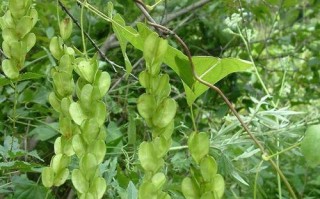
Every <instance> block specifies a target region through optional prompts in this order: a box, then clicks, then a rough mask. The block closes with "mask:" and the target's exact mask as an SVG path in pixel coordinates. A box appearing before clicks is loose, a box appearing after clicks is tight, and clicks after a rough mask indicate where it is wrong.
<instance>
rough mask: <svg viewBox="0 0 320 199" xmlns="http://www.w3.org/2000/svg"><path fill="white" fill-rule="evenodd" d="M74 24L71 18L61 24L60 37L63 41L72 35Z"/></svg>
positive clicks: (65, 19)
mask: <svg viewBox="0 0 320 199" xmlns="http://www.w3.org/2000/svg"><path fill="white" fill-rule="evenodd" d="M72 27H73V23H72V21H71V19H70V18H69V17H66V18H64V19H63V20H62V21H61V22H60V24H59V28H60V36H61V37H62V39H63V40H67V39H68V38H69V37H70V35H71V33H72Z"/></svg>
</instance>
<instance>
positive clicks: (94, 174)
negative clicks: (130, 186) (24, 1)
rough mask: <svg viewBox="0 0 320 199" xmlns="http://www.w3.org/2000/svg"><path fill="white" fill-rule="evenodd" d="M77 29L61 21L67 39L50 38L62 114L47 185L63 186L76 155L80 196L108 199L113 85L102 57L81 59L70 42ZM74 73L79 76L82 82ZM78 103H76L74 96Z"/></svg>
mask: <svg viewBox="0 0 320 199" xmlns="http://www.w3.org/2000/svg"><path fill="white" fill-rule="evenodd" d="M71 32H72V22H71V21H70V19H68V18H67V19H64V20H63V21H62V22H61V23H60V35H61V37H53V38H52V40H51V42H50V51H51V53H52V55H53V56H54V57H55V58H56V59H57V60H59V66H57V67H55V68H53V69H52V71H51V75H52V79H53V87H54V92H52V93H51V94H50V95H49V102H50V104H51V105H52V107H53V108H54V109H55V110H56V111H57V112H59V114H60V115H59V128H60V133H61V137H59V138H57V139H56V141H55V144H54V148H55V154H56V155H55V156H54V157H53V158H52V160H51V163H50V167H46V168H45V169H44V170H43V172H42V182H43V184H44V185H45V186H46V187H51V186H60V185H61V184H63V183H64V182H65V181H66V179H67V178H68V176H69V170H68V166H69V164H70V160H71V156H72V155H74V154H75V155H76V156H77V157H78V158H79V167H78V168H76V169H74V170H73V171H72V175H71V180H72V183H73V185H74V187H75V188H76V190H77V192H78V194H79V198H102V196H103V194H104V192H105V190H106V182H105V180H104V179H103V178H102V177H101V174H100V171H99V168H98V167H99V164H100V163H101V162H102V161H103V159H104V156H105V153H106V145H105V141H104V140H105V138H106V130H105V127H104V125H103V124H104V121H105V119H106V115H107V111H106V105H105V104H104V103H103V102H102V101H101V99H102V98H103V96H104V95H105V94H106V93H107V91H108V89H109V87H110V82H111V80H110V76H109V74H108V73H107V72H102V71H101V70H99V69H98V60H97V57H96V56H95V57H93V58H91V59H87V58H83V57H78V58H75V53H74V50H73V49H72V48H70V47H68V46H67V45H65V44H64V40H66V39H68V38H69V36H70V35H71ZM73 71H75V72H76V73H77V74H78V75H79V78H78V79H77V81H76V84H75V83H74V80H73ZM74 93H75V94H76V96H77V98H78V101H76V102H74V101H73V94H74Z"/></svg>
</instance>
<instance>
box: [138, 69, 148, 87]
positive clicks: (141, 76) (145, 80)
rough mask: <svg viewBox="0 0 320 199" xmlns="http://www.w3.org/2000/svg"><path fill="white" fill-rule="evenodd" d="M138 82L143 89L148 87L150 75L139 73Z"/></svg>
mask: <svg viewBox="0 0 320 199" xmlns="http://www.w3.org/2000/svg"><path fill="white" fill-rule="evenodd" d="M139 82H140V84H141V86H142V87H143V88H148V87H149V84H150V83H149V82H150V75H149V73H148V72H147V71H146V70H144V71H142V72H141V73H139Z"/></svg>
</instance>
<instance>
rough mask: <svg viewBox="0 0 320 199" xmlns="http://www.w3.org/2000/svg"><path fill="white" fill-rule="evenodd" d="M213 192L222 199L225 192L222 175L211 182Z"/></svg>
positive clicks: (216, 176) (218, 175)
mask: <svg viewBox="0 0 320 199" xmlns="http://www.w3.org/2000/svg"><path fill="white" fill-rule="evenodd" d="M211 182H212V183H211V185H212V191H213V193H214V194H215V195H216V196H217V197H216V198H222V196H223V193H224V190H225V182H224V179H223V177H222V176H221V175H220V174H217V175H215V176H214V178H213V179H212V181H211Z"/></svg>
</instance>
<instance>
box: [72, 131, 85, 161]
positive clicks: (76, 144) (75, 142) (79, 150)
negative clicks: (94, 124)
mask: <svg viewBox="0 0 320 199" xmlns="http://www.w3.org/2000/svg"><path fill="white" fill-rule="evenodd" d="M87 147H88V145H87V144H86V143H85V141H84V140H83V139H82V137H81V135H80V134H77V135H75V136H73V138H72V148H73V150H74V152H75V153H76V155H77V157H78V158H81V157H82V156H83V155H84V154H85V153H86V152H87Z"/></svg>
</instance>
